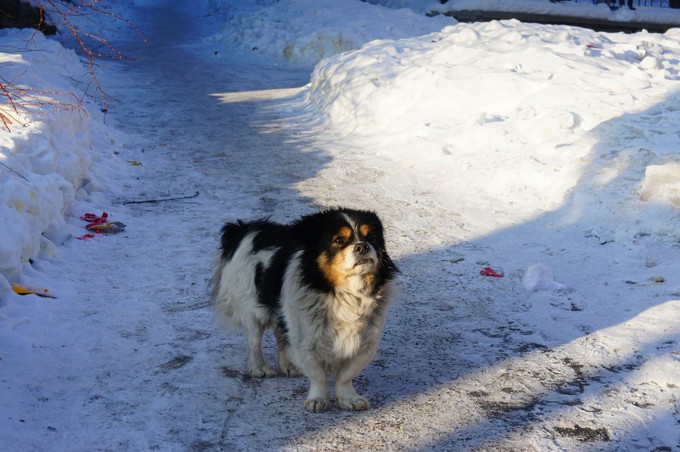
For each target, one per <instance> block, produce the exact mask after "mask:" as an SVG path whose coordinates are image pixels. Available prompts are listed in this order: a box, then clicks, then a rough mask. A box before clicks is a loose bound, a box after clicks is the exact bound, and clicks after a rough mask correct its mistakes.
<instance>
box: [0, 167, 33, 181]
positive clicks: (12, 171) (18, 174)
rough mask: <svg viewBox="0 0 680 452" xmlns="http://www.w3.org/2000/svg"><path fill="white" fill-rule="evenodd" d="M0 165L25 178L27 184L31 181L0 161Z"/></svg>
mask: <svg viewBox="0 0 680 452" xmlns="http://www.w3.org/2000/svg"><path fill="white" fill-rule="evenodd" d="M0 165H2V166H4V167H5V168H7V169H8V170H10V172H12V173H14V174H16V175H17V176H19V177H20V178H22V179H23V180H25V181H26V182H28V183H29V184H30V183H31V181H30V180H28V179H26V178H25V177H24V176H22V175H21V174H20V173H19V172H17V171H16V170H15V169H14V168H11V167H9V166H7V165H5V164H4V163H2V162H0Z"/></svg>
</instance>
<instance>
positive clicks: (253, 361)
mask: <svg viewBox="0 0 680 452" xmlns="http://www.w3.org/2000/svg"><path fill="white" fill-rule="evenodd" d="M267 326H268V325H267V324H262V323H259V322H257V321H253V322H251V323H250V324H249V325H246V328H245V329H246V338H247V339H248V372H249V373H250V376H251V377H271V376H274V375H276V374H277V372H276V371H275V370H274V369H272V368H271V367H269V366H268V365H267V364H265V362H264V355H263V354H262V336H263V335H264V332H265V330H266V329H267Z"/></svg>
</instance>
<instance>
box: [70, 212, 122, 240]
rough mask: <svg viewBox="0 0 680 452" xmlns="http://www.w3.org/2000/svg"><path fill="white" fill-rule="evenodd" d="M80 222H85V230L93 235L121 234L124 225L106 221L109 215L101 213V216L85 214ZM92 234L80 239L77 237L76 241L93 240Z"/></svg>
mask: <svg viewBox="0 0 680 452" xmlns="http://www.w3.org/2000/svg"><path fill="white" fill-rule="evenodd" d="M80 219H81V220H83V221H87V225H86V226H85V229H87V230H88V231H90V232H94V234H106V233H111V232H121V231H124V230H125V225H124V224H123V223H121V222H119V221H113V222H110V221H108V219H109V214H108V213H106V212H102V214H101V216H99V215H96V214H94V213H86V214H85V215H83V216H81V217H80ZM94 234H85V235H83V236H81V237H77V239H78V240H88V239H91V238H93V237H94V236H95V235H94Z"/></svg>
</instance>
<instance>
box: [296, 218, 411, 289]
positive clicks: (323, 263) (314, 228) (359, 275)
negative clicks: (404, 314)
mask: <svg viewBox="0 0 680 452" xmlns="http://www.w3.org/2000/svg"><path fill="white" fill-rule="evenodd" d="M292 231H293V238H294V240H295V241H296V242H297V243H299V244H300V245H301V246H302V249H303V253H302V266H303V267H304V268H303V272H302V273H303V275H304V277H305V278H307V279H308V280H307V281H305V282H306V283H307V284H309V285H311V286H313V287H315V288H318V289H321V290H325V291H328V290H331V289H335V290H341V291H353V292H361V293H367V294H372V293H375V292H376V291H378V290H379V289H380V288H381V287H382V286H383V285H384V284H385V283H386V282H387V281H388V280H391V279H393V278H394V276H395V273H396V272H398V269H397V267H396V266H395V265H394V263H393V262H392V259H390V256H389V255H388V254H387V250H386V249H385V238H384V235H383V226H382V223H381V222H380V219H379V218H378V216H377V215H376V214H375V213H373V212H369V211H364V210H352V209H342V208H339V209H331V210H326V211H323V212H319V213H316V214H313V215H308V216H305V217H302V218H301V219H300V220H299V221H297V222H296V223H294V224H293V226H292Z"/></svg>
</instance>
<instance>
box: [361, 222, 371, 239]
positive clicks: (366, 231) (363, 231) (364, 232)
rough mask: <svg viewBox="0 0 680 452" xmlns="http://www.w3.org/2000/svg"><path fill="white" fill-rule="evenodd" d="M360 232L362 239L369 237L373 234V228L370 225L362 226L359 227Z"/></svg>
mask: <svg viewBox="0 0 680 452" xmlns="http://www.w3.org/2000/svg"><path fill="white" fill-rule="evenodd" d="M359 232H360V233H361V236H362V237H366V236H368V234H370V233H371V232H373V228H372V227H371V225H370V224H362V225H361V226H359Z"/></svg>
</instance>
